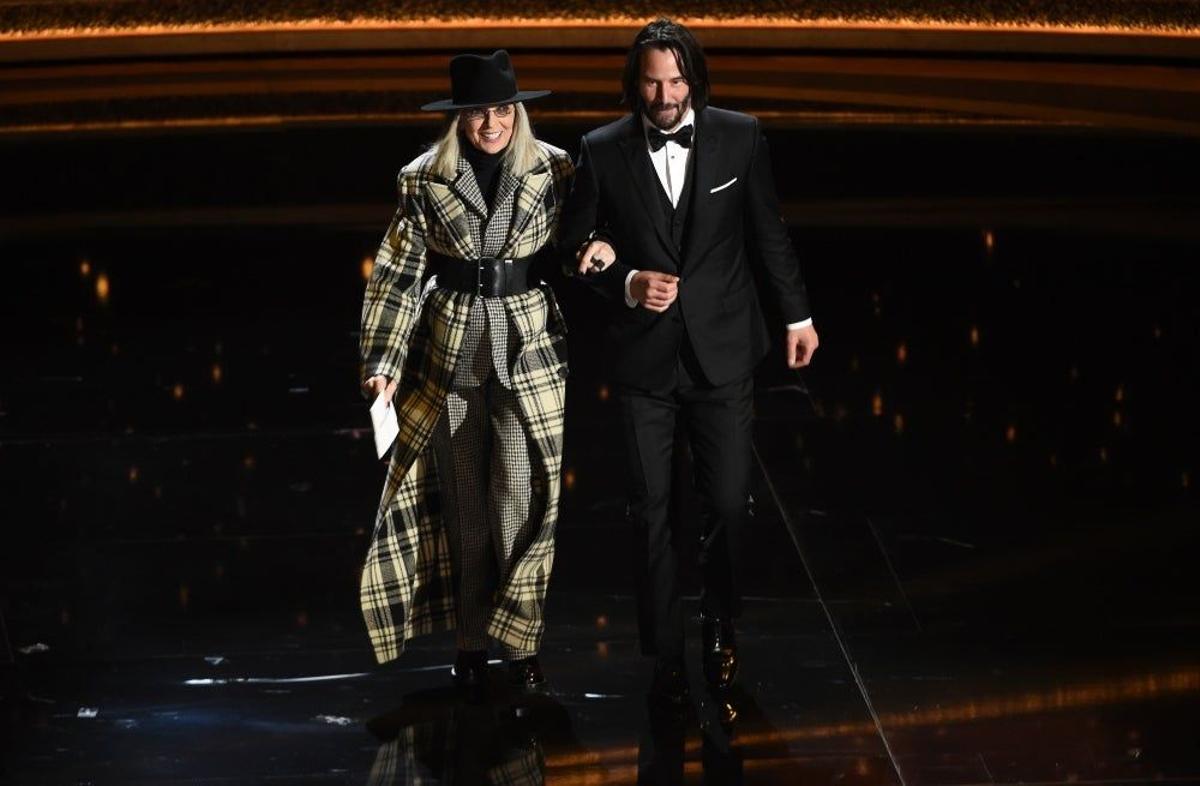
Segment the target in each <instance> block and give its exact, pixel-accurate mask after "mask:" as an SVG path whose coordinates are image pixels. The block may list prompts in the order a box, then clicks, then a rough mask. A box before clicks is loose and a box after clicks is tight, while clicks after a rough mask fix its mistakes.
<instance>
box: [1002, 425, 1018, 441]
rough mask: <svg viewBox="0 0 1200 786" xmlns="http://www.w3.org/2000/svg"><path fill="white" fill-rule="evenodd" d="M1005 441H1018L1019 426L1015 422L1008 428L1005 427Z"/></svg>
mask: <svg viewBox="0 0 1200 786" xmlns="http://www.w3.org/2000/svg"><path fill="white" fill-rule="evenodd" d="M1004 441H1005V442H1007V443H1008V444H1010V445H1011V444H1013V443H1014V442H1016V441H1017V427H1016V425H1015V424H1012V423H1010V424H1009V425H1008V428H1006V429H1004Z"/></svg>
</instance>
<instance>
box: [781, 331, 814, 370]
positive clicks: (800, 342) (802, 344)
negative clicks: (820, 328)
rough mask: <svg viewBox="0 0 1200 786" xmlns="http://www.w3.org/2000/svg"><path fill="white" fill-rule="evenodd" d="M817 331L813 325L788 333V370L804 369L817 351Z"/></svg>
mask: <svg viewBox="0 0 1200 786" xmlns="http://www.w3.org/2000/svg"><path fill="white" fill-rule="evenodd" d="M817 343H818V342H817V330H816V328H814V327H813V326H812V325H808V326H806V327H802V328H799V329H798V330H789V331H788V332H787V364H788V368H804V367H805V366H807V365H808V364H809V363H811V362H812V356H813V353H814V352H816V351H817Z"/></svg>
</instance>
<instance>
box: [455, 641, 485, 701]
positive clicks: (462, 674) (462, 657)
mask: <svg viewBox="0 0 1200 786" xmlns="http://www.w3.org/2000/svg"><path fill="white" fill-rule="evenodd" d="M487 670H488V664H487V652H485V651H483V650H459V651H458V657H456V658H455V659H454V667H453V668H452V669H451V670H450V681H451V682H453V683H454V687H456V688H458V689H459V690H461V691H463V692H464V693H466V694H467V696H468V697H470V698H474V699H479V698H482V697H483V694H484V691H485V690H486V689H487V683H488V678H487Z"/></svg>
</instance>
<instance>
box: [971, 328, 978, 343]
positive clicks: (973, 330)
mask: <svg viewBox="0 0 1200 786" xmlns="http://www.w3.org/2000/svg"><path fill="white" fill-rule="evenodd" d="M970 339H971V346H973V347H977V346H979V327H978V326H977V325H971V333H970Z"/></svg>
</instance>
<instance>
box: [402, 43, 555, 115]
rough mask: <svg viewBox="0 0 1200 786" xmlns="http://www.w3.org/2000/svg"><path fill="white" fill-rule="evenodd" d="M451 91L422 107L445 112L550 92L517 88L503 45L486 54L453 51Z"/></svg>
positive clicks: (535, 96) (431, 110)
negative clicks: (445, 96) (455, 52)
mask: <svg viewBox="0 0 1200 786" xmlns="http://www.w3.org/2000/svg"><path fill="white" fill-rule="evenodd" d="M450 93H451V97H450V98H444V99H442V100H441V101H434V102H433V103H431V104H426V105H425V106H423V107H421V110H422V111H424V112H446V111H453V110H455V109H470V108H471V107H479V106H496V105H497V104H511V103H513V102H515V101H528V100H530V99H532V98H541V97H542V96H548V95H550V91H549V90H518V89H517V75H516V74H515V73H514V72H513V67H512V61H511V60H510V59H509V57H508V52H506V51H504V50H503V49H497V50H496V51H495V52H492V54H491V55H489V56H484V55H456V56H455V57H454V59H452V60H451V61H450Z"/></svg>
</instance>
